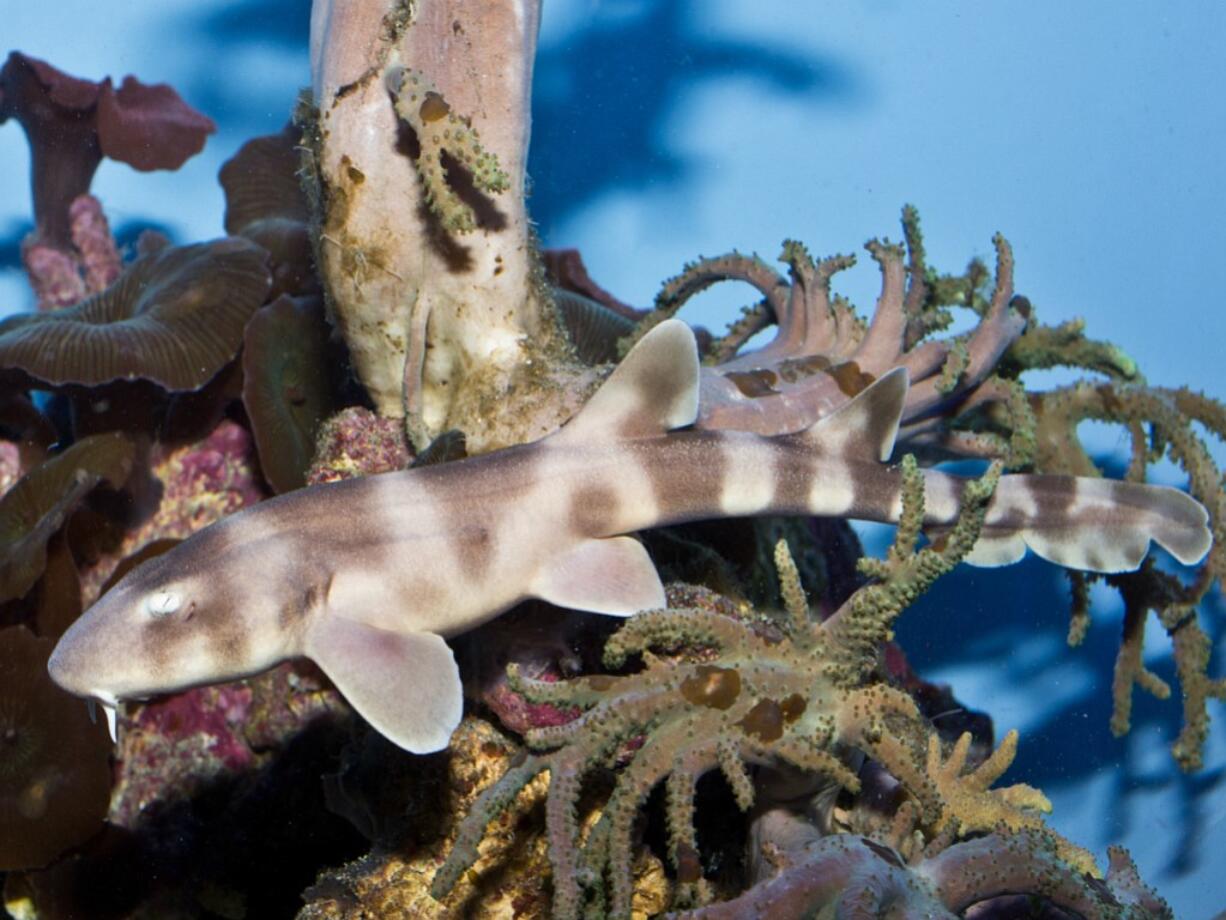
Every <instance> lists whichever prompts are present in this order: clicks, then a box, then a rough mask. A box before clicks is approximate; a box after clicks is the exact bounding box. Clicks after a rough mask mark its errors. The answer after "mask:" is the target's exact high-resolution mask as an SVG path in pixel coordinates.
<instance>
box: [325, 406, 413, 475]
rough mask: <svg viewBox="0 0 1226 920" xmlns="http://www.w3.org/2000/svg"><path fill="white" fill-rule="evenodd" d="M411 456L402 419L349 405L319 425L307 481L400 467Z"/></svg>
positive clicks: (410, 459)
mask: <svg viewBox="0 0 1226 920" xmlns="http://www.w3.org/2000/svg"><path fill="white" fill-rule="evenodd" d="M412 459H413V455H412V454H411V453H409V443H408V440H407V439H406V438H405V434H404V424H403V422H400V421H399V420H397V419H391V418H383V417H381V416H378V415H375V414H374V413H373V412H371V411H370V410H369V409H364V408H362V407H361V406H351V407H350V408H348V409H344V410H342V411H340V412H338V413H337V414H336V415H334V416H332V417H331V418H330V419H328V420H327V421H325V422H324V423H323V425H322V426H321V428H320V431H319V437H318V439H317V441H316V447H315V459H314V461H313V462H312V463H311V468H310V469H309V470H308V471H307V485H309V486H314V485H319V484H320V483H323V482H335V481H336V480H338V479H353V478H354V477H356V476H372V475H374V474H375V473H389V472H391V471H393V470H402V469H404V468H405V467H407V466H408V465H409V463H410V461H412Z"/></svg>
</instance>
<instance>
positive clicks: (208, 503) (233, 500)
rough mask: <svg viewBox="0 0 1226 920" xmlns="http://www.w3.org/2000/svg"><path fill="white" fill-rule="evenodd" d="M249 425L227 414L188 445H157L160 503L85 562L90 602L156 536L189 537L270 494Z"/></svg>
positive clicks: (153, 467) (154, 461) (154, 467)
mask: <svg viewBox="0 0 1226 920" xmlns="http://www.w3.org/2000/svg"><path fill="white" fill-rule="evenodd" d="M254 451H255V449H254V447H253V445H252V441H251V435H250V433H248V431H247V430H246V429H245V428H243V427H241V426H240V425H237V424H235V423H234V422H232V421H229V420H228V419H227V420H224V421H222V422H221V424H219V425H218V426H217V427H216V428H214V429H213V431H212V432H211V433H210V434H209V435H208V436H207V437H205V438H204V439H202V440H200V441H197V442H195V443H194V444H189V445H186V446H183V447H165V446H161V445H159V446H156V447H154V449H153V452H152V456H151V457H150V472H151V474H152V476H153V478H155V479H156V480H157V482H158V483H159V484H160V485H161V496H160V498H159V499H158V502H157V506H156V508H155V509H154V510H153V511H152V513H150V514H149V515H148V516H147V517H145V518H144V519H143V520H142V521H141V522H140V523H139V525H138V526H136V527H133V528H130V529H129V530H127V531H126V532H125V533H124V535H123V538H122V540H121V541H120V543H119V545H118V546H117V547H116V548H115V549H114V550H113V551H111V552H108V553H106V554H105V555H104V556H102V557H101V558H99V559H98V560H96V561H95V562H94V563H93V564H92V565H90V566H88V567H87V568H84V569H83V571H82V573H81V585H82V592H83V596H84V598H85V602H86V604H87V605H88V604H90V603H93V601H94V600H95V599H97V597H98V594H99V592H100V590H101V587H102V585H103V584H104V583H105V582H106V580H107V579H108V578H109V577H110V576H111V573H112V572H113V571H114V570H115V568H116V566H118V565H119V563H120V561H122V560H123V559H126V558H127V557H129V556H131V555H133V554H134V553H136V552H138V551H139V550H140V549H141V548H142V547H144V546H145V545H146V544H148V543H151V542H153V541H154V540H162V539H180V540H181V539H184V538H186V537H188V536H190V535H191V534H193V533H195V532H196V531H197V530H200V529H201V528H203V527H207V526H208V525H209V524H212V523H213V522H215V521H219V520H221V519H222V518H223V517H225V516H226V515H228V514H232V513H233V512H235V511H237V510H239V509H240V508H242V507H244V506H246V505H249V504H253V503H254V502H257V501H259V500H260V499H262V498H264V491H263V487H262V485H261V482H260V477H259V474H258V473H257V472H256V467H255V453H254Z"/></svg>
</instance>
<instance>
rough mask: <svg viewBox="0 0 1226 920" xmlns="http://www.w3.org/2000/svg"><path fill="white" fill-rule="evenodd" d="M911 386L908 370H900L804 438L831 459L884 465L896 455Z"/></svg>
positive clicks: (881, 379) (815, 425)
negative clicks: (904, 409) (864, 461)
mask: <svg viewBox="0 0 1226 920" xmlns="http://www.w3.org/2000/svg"><path fill="white" fill-rule="evenodd" d="M910 385H911V383H910V375H909V374H908V373H907V369H906V368H905V367H896V368H894V369H893V370H892V371H889V372H887V373H886V374H884V375H882V376H881V377H878V378H877V379H876V380H875V381H873V383H871V384H870V385H869V386H868V387H866V388H865V389H863V390H861V391H860V392H859V393H858V394H857V395H856V397H855V398H854V399H853V400H852V401H851V402H849V403H847V404H846V405H843V406H840V407H839V408H838V409H837V410H836V411H835V412H833V413H832V414H830V415H827V416H825V417H824V418H820V419H818V420H817V421H816V422H814V423H813V424H812V425H811V426H810V427H808V428H806V429H805V430H804V431H803V432H802V433H801V434H800V437H802V438H805V439H806V440H809V441H811V442H812V443H813V445H814V446H815V447H819V448H821V450H822V452H823V453H825V454H828V455H835V456H842V457H858V458H862V459H865V460H880V461H881V462H882V463H884V462H886V461H887V460H889V459H890V454H892V453H894V440H895V438H897V437H898V424H899V422H900V420H901V419H902V410H903V402H904V401H905V400H906V398H907V389H908V387H910Z"/></svg>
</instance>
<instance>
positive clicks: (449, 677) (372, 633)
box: [306, 615, 464, 754]
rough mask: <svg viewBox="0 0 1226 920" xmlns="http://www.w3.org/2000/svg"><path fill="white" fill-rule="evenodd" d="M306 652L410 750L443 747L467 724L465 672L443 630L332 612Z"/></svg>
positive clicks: (365, 713)
mask: <svg viewBox="0 0 1226 920" xmlns="http://www.w3.org/2000/svg"><path fill="white" fill-rule="evenodd" d="M306 655H307V657H309V658H310V659H311V660H312V661H314V662H315V663H316V664H318V665H319V666H320V667H321V668H323V671H324V673H325V674H327V675H328V677H329V678H330V679H331V680H332V682H333V683H334V684H336V687H337V689H338V690H340V691H341V693H343V694H344V695H345V699H347V700H348V701H349V703H350V705H351V706H353V708H354V709H356V710H357V711H358V714H359V715H361V716H362V718H364V719H365V720H366V721H367V722H369V723H370V724H371V725H372V726H374V728H376V729H377V730H378V731H379V733H380V734H382V735H383V736H384V737H386V738H388V739H390V740H391V741H392V742H393V743H395V744H397V745H399V746H400V747H402V748H404V749H405V750H406V751H412V752H413V753H414V754H429V753H432V752H434V751H441V750H442V749H443V748H445V747H447V744H448V742H450V740H451V733H452V732H453V731H454V730H455V727H456V726H457V725H459V724H460V717H461V716H462V715H463V711H464V695H463V691H462V689H461V686H460V671H459V668H457V667H456V663H455V657H454V656H453V655H452V654H451V649H450V648H448V647H447V643H446V642H444V641H443V639H442V637H441V636H436V635H435V634H434V633H425V632H417V633H398V632H390V631H388V630H386V629H378V628H376V627H374V626H367V625H366V624H365V623H358V622H356V621H355V620H350V619H346V618H345V617H340V616H335V615H327V616H322V617H320V618H319V621H318V622H317V623H316V624H315V625H314V626H312V628H311V631H310V633H309V635H308V637H307V645H306Z"/></svg>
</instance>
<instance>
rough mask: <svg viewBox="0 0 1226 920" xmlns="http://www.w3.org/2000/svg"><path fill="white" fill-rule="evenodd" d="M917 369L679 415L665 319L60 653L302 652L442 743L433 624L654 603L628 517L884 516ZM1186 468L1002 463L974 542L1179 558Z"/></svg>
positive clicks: (152, 572)
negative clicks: (748, 407) (712, 423)
mask: <svg viewBox="0 0 1226 920" xmlns="http://www.w3.org/2000/svg"><path fill="white" fill-rule="evenodd" d="M906 392H907V375H906V371H905V370H903V369H897V370H894V371H891V372H890V373H888V374H886V375H884V376H882V377H881V378H880V379H878V380H877V381H876V382H874V383H873V384H872V385H871V386H869V387H868V388H867V389H865V390H864V391H863V392H861V393H860V394H859V395H858V396H857V397H856V398H855V399H853V400H851V401H850V402H849V403H847V404H846V405H845V406H843V407H842V408H841V409H840V410H838V411H837V412H835V413H834V414H832V415H830V416H828V417H826V418H823V419H821V420H820V421H819V422H817V423H816V424H815V425H813V426H812V427H811V428H809V429H807V430H805V431H802V432H798V433H795V434H787V435H779V436H775V437H763V436H760V435H756V434H750V433H747V432H737V431H720V432H712V431H699V430H692V429H690V430H687V426H689V425H691V424H692V423H693V422H694V419H695V417H696V414H697V411H698V355H697V349H696V347H695V343H694V336H693V333H692V332H691V331H690V329H689V327H687V326H686V325H685V324H684V323H681V322H679V321H676V320H669V321H667V322H664V323H661V324H660V325H659V326H657V327H656V328H655V329H654V330H652V331H651V332H650V333H649V334H648V335H646V336H645V337H644V338H643V339H642V340H641V341H640V342H639V344H638V345H637V346H636V347H635V348H634V349H633V350H632V351H631V352H630V354H629V355H627V356H626V358H625V360H624V361H623V362H622V363H621V364H620V365H619V366H618V367H617V368H616V369H615V370H614V371H613V374H612V375H611V376H610V377H609V379H608V380H607V381H606V382H605V383H604V385H603V386H602V387H601V388H600V389H599V390H598V391H597V392H596V394H595V395H594V396H593V397H592V398H591V400H589V402H588V403H587V405H586V406H585V407H584V408H583V409H582V410H581V411H580V412H579V414H578V415H577V416H576V417H575V418H574V419H572V420H571V421H570V422H569V423H568V424H567V425H565V426H563V427H562V428H561V429H560V430H558V431H557V432H555V433H554V434H552V435H550V436H549V437H546V438H544V439H542V440H540V441H537V442H534V443H531V444H525V445H521V446H518V447H512V448H508V449H506V450H501V451H497V452H494V453H490V454H486V455H483V456H478V457H473V458H469V459H465V460H460V461H456V462H453V463H445V464H440V465H436V466H426V467H421V468H417V469H410V470H405V471H402V472H395V473H385V474H382V475H378V476H370V477H367V478H364V479H353V480H348V481H343V482H337V483H331V484H327V485H321V486H314V487H311V488H308V489H302V490H299V491H296V492H291V493H288V494H285V495H282V496H279V497H277V498H273V499H271V500H269V501H266V502H262V503H260V504H258V505H255V506H253V507H251V508H248V509H246V510H243V511H241V512H238V513H237V514H234V515H232V516H230V517H228V518H225V519H224V520H222V521H220V522H219V523H216V524H214V525H212V526H211V527H208V528H206V529H204V530H202V531H201V532H199V533H198V534H196V535H194V536H193V537H191V538H190V539H189V540H186V541H185V542H183V543H182V544H180V545H179V546H176V547H175V548H174V549H172V550H170V551H169V552H168V553H166V554H164V555H162V556H160V557H158V558H156V559H153V560H151V561H149V562H146V563H145V564H143V565H141V566H139V567H137V568H136V569H134V570H133V571H131V572H130V573H128V574H127V575H126V576H125V577H124V578H123V579H121V580H120V581H119V583H118V584H116V585H115V586H114V587H113V588H112V589H111V590H110V591H108V592H107V593H106V594H105V595H103V597H102V598H101V599H100V600H99V601H98V602H97V603H96V604H94V605H93V607H91V608H90V609H89V610H88V611H87V612H86V613H85V614H84V615H83V616H82V617H81V618H80V619H79V620H77V622H76V623H74V624H73V626H72V627H71V628H70V629H69V630H68V631H67V632H66V633H65V634H64V636H63V638H62V639H61V640H60V643H59V645H58V646H57V647H56V649H55V653H54V654H53V655H52V656H51V660H50V662H49V665H48V667H49V669H50V671H51V676H52V677H53V678H54V679H55V681H56V682H57V683H59V684H60V686H62V687H64V688H65V689H66V690H69V691H71V692H73V693H75V694H78V695H80V696H84V697H87V698H91V699H95V700H99V701H101V702H102V703H103V705H105V706H108V707H112V718H113V707H114V706H116V705H117V703H118V702H119V701H121V700H124V699H133V698H144V697H148V696H152V695H155V694H160V693H166V692H170V691H175V690H180V689H184V688H187V687H190V686H195V685H200V684H208V683H216V682H219V681H224V680H230V679H234V678H239V677H244V676H248V675H251V674H255V673H258V672H259V671H262V670H264V669H266V668H269V667H271V666H273V665H274V664H277V663H278V662H280V661H284V660H286V659H289V658H294V657H301V656H305V657H307V658H310V659H312V660H313V661H315V662H316V663H317V664H318V665H319V666H320V667H321V668H322V669H323V670H324V672H325V673H326V674H327V675H328V677H329V678H330V679H331V680H332V681H333V682H334V683H335V684H336V686H337V688H338V689H339V690H340V691H341V692H342V693H343V694H344V695H345V697H346V698H347V699H348V700H349V702H350V703H351V704H352V705H353V707H354V708H355V709H356V710H357V711H358V712H359V713H360V714H361V715H362V716H363V717H364V718H366V719H367V720H368V721H369V722H370V723H371V725H373V726H374V727H375V728H376V729H378V730H379V731H380V732H382V733H383V734H384V735H386V736H387V737H388V738H390V739H391V740H392V741H393V742H395V743H396V744H398V745H400V746H401V747H403V748H405V749H407V750H409V751H413V752H417V753H425V752H429V751H436V750H440V749H442V748H444V747H446V746H447V744H448V741H449V739H450V737H451V733H452V731H453V730H454V729H455V727H456V725H457V724H458V723H459V721H460V716H461V712H462V709H463V696H462V691H461V686H460V676H459V671H458V669H457V667H456V663H455V660H454V658H453V656H452V653H451V650H450V648H449V647H448V646H447V644H446V642H445V641H444V639H445V638H446V637H448V636H453V635H456V634H458V633H462V632H464V631H466V630H469V629H472V628H473V627H475V626H478V625H480V624H481V623H484V622H486V621H488V620H491V619H493V618H494V617H496V616H497V615H498V614H500V613H502V612H503V611H505V610H507V609H508V608H510V607H511V606H513V605H514V604H516V603H518V602H519V601H521V600H524V599H526V598H533V597H535V598H541V599H543V600H546V601H549V602H551V603H554V604H557V605H558V606H561V607H568V608H573V609H575V610H582V611H591V612H596V613H603V614H610V615H614V616H629V615H632V614H634V613H636V612H638V611H641V610H647V609H652V608H658V607H662V606H664V602H665V601H664V589H663V586H662V585H661V582H660V578H659V576H658V574H657V573H656V570H655V567H654V566H653V565H652V562H651V560H650V559H649V558H648V556H647V553H646V551H645V550H644V549H643V547H642V545H641V544H640V543H639V542H638V541H637V540H635V539H634V538H633V537H631V536H628V534H631V533H633V532H635V531H638V530H643V529H646V528H650V527H658V526H663V525H667V524H676V523H680V522H684V521H691V520H700V519H706V518H718V517H740V516H751V515H759V514H810V515H822V516H839V517H850V518H858V519H865V520H876V521H895V520H897V517H898V515H899V513H900V510H901V486H902V478H901V475H900V473H899V471H898V469H897V468H895V467H891V466H888V465H887V464H886V462H885V461H888V459H889V457H890V454H891V453H892V451H893V448H894V439H895V436H896V434H897V430H898V421H899V417H900V414H901V412H902V407H903V400H904V398H905V396H906ZM965 483H966V480H964V479H961V478H959V477H956V476H952V475H948V474H945V473H942V472H939V471H931V470H929V471H926V472H925V521H926V524H927V525H929V526H931V527H933V528H940V527H941V525H948V524H951V523H952V522H953V521H954V520H955V519H956V518H957V514H958V501H959V497H960V495H961V492H962V489H963V488H964V487H965ZM1207 519H1208V517H1207V514H1206V512H1205V509H1204V508H1203V507H1201V505H1200V504H1198V503H1197V502H1196V501H1195V500H1193V499H1192V498H1190V497H1189V496H1188V495H1186V494H1184V493H1183V492H1181V491H1179V490H1177V489H1173V488H1168V487H1163V486H1148V485H1141V484H1136V483H1127V482H1119V481H1114V480H1106V479H1087V478H1074V477H1068V476H1044V475H1010V476H1003V477H1002V478H1001V479H1000V483H999V485H998V487H997V490H996V493H995V495H994V496H993V498H992V500H991V504H990V505H989V507H988V511H987V516H986V519H985V523H984V527H983V531H982V534H981V536H980V539H979V541H978V542H977V543H976V545H975V547H974V549H973V550H972V552H971V555H970V557H969V558H968V560H967V561H969V562H972V563H975V564H981V565H1003V564H1006V563H1009V562H1013V561H1016V560H1017V559H1020V558H1021V557H1022V556H1023V555H1024V554H1025V551H1026V549H1027V548H1028V547H1029V548H1030V549H1032V550H1033V551H1034V552H1036V553H1037V554H1038V555H1040V556H1042V557H1043V558H1045V559H1049V560H1051V561H1053V562H1057V563H1059V564H1061V565H1065V566H1069V567H1072V568H1082V569H1090V570H1094V571H1100V572H1115V571H1123V570H1128V569H1134V568H1136V567H1137V566H1139V565H1140V564H1141V561H1142V560H1143V559H1144V557H1145V554H1146V553H1147V552H1148V550H1149V544H1150V542H1151V540H1152V541H1154V542H1157V543H1158V544H1159V545H1161V546H1162V547H1164V548H1165V549H1166V550H1168V551H1169V552H1170V553H1171V554H1172V555H1173V556H1174V557H1175V558H1176V559H1178V560H1179V561H1180V562H1182V563H1185V564H1191V563H1195V562H1197V561H1199V560H1200V559H1201V558H1202V557H1203V556H1204V555H1205V553H1206V552H1207V551H1208V549H1209V546H1210V543H1211V536H1210V532H1209V529H1208V527H1207Z"/></svg>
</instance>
